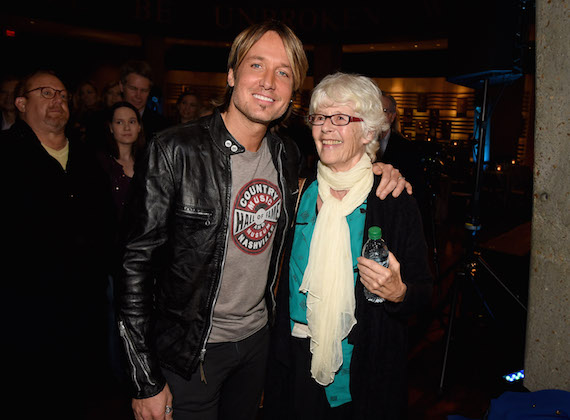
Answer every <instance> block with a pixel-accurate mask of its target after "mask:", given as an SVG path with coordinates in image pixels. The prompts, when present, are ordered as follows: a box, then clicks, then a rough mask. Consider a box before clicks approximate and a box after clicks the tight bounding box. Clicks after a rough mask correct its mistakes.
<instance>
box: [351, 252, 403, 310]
mask: <svg viewBox="0 0 570 420" xmlns="http://www.w3.org/2000/svg"><path fill="white" fill-rule="evenodd" d="M388 265H389V268H386V267H384V266H382V265H380V264H378V263H377V262H376V261H373V260H369V259H368V258H364V257H358V270H359V271H360V281H361V282H362V284H363V285H364V287H366V288H367V289H368V290H369V291H370V292H372V293H374V294H375V295H378V296H380V297H381V298H384V299H386V300H389V301H390V302H401V301H403V300H404V297H405V296H406V291H407V290H408V287H407V286H406V284H405V283H404V282H403V281H402V276H401V275H400V263H399V262H398V260H397V259H396V257H395V256H394V254H392V253H391V252H390V253H389V254H388Z"/></svg>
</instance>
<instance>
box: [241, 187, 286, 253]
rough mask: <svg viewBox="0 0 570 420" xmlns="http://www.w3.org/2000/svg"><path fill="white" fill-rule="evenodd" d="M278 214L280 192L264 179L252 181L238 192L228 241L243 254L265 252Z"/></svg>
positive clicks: (279, 209)
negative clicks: (232, 242)
mask: <svg viewBox="0 0 570 420" xmlns="http://www.w3.org/2000/svg"><path fill="white" fill-rule="evenodd" d="M280 213H281V191H280V190H279V188H278V187H277V186H276V185H274V184H272V183H271V182H269V181H267V180H265V179H253V180H251V181H250V182H248V183H247V184H245V185H244V186H243V188H242V189H241V190H240V191H239V192H238V194H237V196H236V200H235V203H234V211H233V218H232V238H233V240H234V243H235V244H236V246H237V247H238V248H239V249H241V250H242V251H243V252H245V253H247V254H259V253H261V252H263V251H264V250H265V249H267V246H268V245H269V242H270V239H271V237H272V236H273V232H274V231H275V228H276V226H277V220H278V219H279V214H280Z"/></svg>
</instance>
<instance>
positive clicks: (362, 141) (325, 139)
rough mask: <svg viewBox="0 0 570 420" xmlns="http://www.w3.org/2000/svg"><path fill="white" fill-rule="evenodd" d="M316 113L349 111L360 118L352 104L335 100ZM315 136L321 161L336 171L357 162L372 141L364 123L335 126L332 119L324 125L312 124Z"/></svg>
mask: <svg viewBox="0 0 570 420" xmlns="http://www.w3.org/2000/svg"><path fill="white" fill-rule="evenodd" d="M314 114H322V115H327V116H330V115H335V114H346V115H350V116H352V117H357V115H356V113H355V112H354V108H353V106H352V105H351V104H339V103H332V104H330V105H327V106H323V107H320V108H318V109H316V110H315V111H314ZM312 132H313V139H314V141H315V146H316V148H317V153H318V154H319V159H320V161H321V163H322V164H324V165H326V166H328V167H329V168H331V169H332V170H333V171H335V172H345V171H348V170H349V169H351V168H352V167H353V166H354V165H356V164H357V163H358V161H359V160H360V158H361V157H362V155H363V154H364V153H366V145H367V144H368V143H370V141H371V139H370V138H369V137H370V133H368V134H367V133H365V132H364V127H363V123H362V122H350V123H349V124H348V125H334V124H333V123H332V122H331V119H330V118H327V119H326V120H325V123H324V124H323V125H313V126H312Z"/></svg>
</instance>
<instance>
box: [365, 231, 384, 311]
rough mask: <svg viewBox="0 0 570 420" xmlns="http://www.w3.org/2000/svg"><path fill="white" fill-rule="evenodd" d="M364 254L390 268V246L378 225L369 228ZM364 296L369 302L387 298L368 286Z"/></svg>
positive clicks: (380, 301) (382, 300)
mask: <svg viewBox="0 0 570 420" xmlns="http://www.w3.org/2000/svg"><path fill="white" fill-rule="evenodd" d="M362 256H363V257H364V258H368V259H369V260H374V261H376V262H377V263H378V264H381V265H383V266H384V267H386V268H388V247H387V246H386V242H384V239H382V229H380V228H379V227H378V226H372V227H371V228H370V229H368V240H367V241H366V243H365V244H364V246H363V247H362ZM364 296H365V297H366V300H367V301H368V302H372V303H382V302H384V300H385V299H384V298H381V297H380V296H378V295H375V294H374V293H372V292H370V291H369V290H368V289H367V288H366V287H365V288H364Z"/></svg>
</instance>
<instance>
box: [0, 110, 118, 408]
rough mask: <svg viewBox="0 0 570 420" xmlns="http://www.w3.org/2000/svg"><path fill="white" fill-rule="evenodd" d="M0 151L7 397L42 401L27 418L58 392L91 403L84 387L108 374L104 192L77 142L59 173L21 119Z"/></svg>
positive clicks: (108, 223) (107, 198)
mask: <svg viewBox="0 0 570 420" xmlns="http://www.w3.org/2000/svg"><path fill="white" fill-rule="evenodd" d="M0 143H1V145H2V151H3V154H4V161H3V163H2V165H0V168H1V169H0V179H1V181H0V182H1V183H2V184H1V185H2V192H3V198H4V205H3V206H2V210H1V211H2V217H1V220H2V224H3V225H2V241H3V243H4V245H5V247H4V250H3V251H2V258H3V259H4V260H3V262H4V263H3V267H4V270H5V272H4V273H5V275H4V278H3V280H4V281H3V290H2V304H1V305H0V313H1V316H2V319H3V320H5V321H6V322H5V323H4V325H3V329H2V334H4V335H3V337H4V341H3V349H4V350H5V351H7V352H8V354H6V357H7V360H10V362H9V363H7V364H6V366H5V373H6V371H7V378H8V380H9V382H10V384H11V385H12V386H11V387H10V390H9V392H12V391H15V392H16V394H22V392H23V393H24V394H29V393H28V392H27V391H26V392H24V391H23V390H25V389H27V390H28V391H30V392H31V393H32V394H33V397H32V398H33V399H34V400H35V401H36V400H38V399H41V400H38V402H37V404H33V405H35V407H29V408H28V409H27V412H29V410H30V409H31V410H34V409H36V408H38V407H45V404H44V403H43V402H41V401H48V402H47V403H46V404H49V403H51V402H52V401H54V398H57V396H56V395H54V394H57V395H59V393H60V392H61V390H62V389H66V390H67V391H66V393H68V394H69V395H68V396H69V397H70V399H71V400H73V402H72V404H74V405H75V404H78V401H79V399H81V398H87V397H88V396H89V398H92V397H93V395H95V392H94V390H93V389H92V388H93V387H96V386H98V385H99V384H100V381H99V379H97V378H98V377H99V375H102V376H103V375H104V374H105V373H104V372H106V370H105V369H107V365H106V361H105V358H106V355H107V349H106V339H107V336H106V332H105V328H106V324H107V319H106V313H105V310H106V305H107V301H106V294H105V292H106V288H107V284H108V283H107V282H108V277H107V274H108V271H107V269H108V268H109V265H108V256H109V255H108V254H107V251H109V250H110V247H109V244H110V241H111V233H112V231H113V221H112V214H113V213H112V201H111V192H110V188H109V186H108V184H107V183H106V182H105V180H106V178H105V176H104V174H103V172H102V170H101V169H100V167H99V166H98V164H97V162H96V160H95V158H94V156H93V155H92V154H90V153H89V152H88V151H87V150H86V148H85V147H84V145H83V144H82V143H81V142H77V141H73V139H70V144H69V158H68V163H67V169H66V170H64V169H63V168H62V166H61V165H60V164H59V162H57V161H56V160H55V159H54V158H52V157H51V156H50V155H49V154H48V152H47V151H46V150H45V149H44V148H43V147H42V145H41V143H40V141H39V140H38V138H37V137H36V135H35V133H34V132H33V131H32V129H31V128H30V127H29V126H28V125H27V124H26V123H24V122H23V121H17V122H16V123H15V124H14V126H12V128H11V129H10V130H8V131H5V132H2V135H1V140H0ZM7 273H9V274H7ZM30 378H49V380H47V379H46V380H45V381H44V380H39V379H38V381H37V383H36V384H35V385H34V386H33V387H32V388H33V390H32V389H31V388H30ZM108 380H109V379H107V381H108ZM79 383H81V384H83V385H82V386H77V384H79ZM98 392H99V393H100V392H101V389H99V390H98ZM77 394H79V395H77ZM14 397H15V398H18V397H21V395H15V396H14ZM8 398H9V399H10V401H12V400H13V398H12V397H8ZM73 413H74V416H76V417H77V418H82V417H83V416H82V413H80V412H78V411H75V410H74V411H73ZM36 417H41V414H38V416H35V415H32V418H36Z"/></svg>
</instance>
